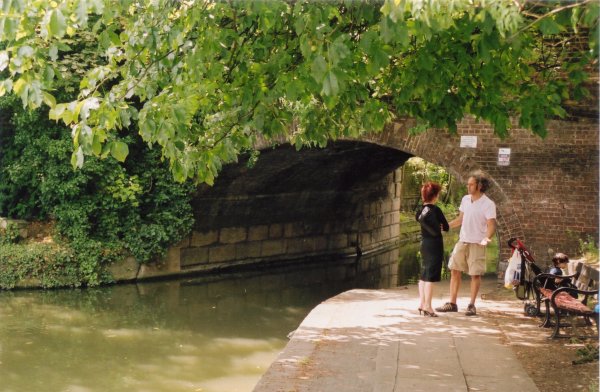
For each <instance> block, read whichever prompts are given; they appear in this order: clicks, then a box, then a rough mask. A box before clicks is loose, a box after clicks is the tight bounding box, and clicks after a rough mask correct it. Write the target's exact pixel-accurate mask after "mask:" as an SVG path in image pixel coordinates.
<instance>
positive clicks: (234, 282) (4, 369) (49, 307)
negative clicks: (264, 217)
mask: <svg viewBox="0 0 600 392" xmlns="http://www.w3.org/2000/svg"><path fill="white" fill-rule="evenodd" d="M398 257H399V252H398V250H397V249H396V250H392V251H390V252H387V253H383V254H379V255H375V256H370V257H362V258H361V259H360V260H359V261H355V260H345V261H338V262H333V261H330V262H326V263H323V262H322V263H318V264H310V265H307V266H305V267H302V268H298V267H293V268H292V267H288V268H277V269H276V268H274V267H272V266H271V267H268V268H263V269H262V270H249V271H245V272H244V273H236V274H227V275H221V276H211V277H198V278H194V279H186V280H179V281H164V282H155V283H145V284H136V285H133V284H132V285H120V286H111V287H103V288H95V289H85V290H54V291H14V292H2V293H0V390H2V391H19V392H21V391H38V390H43V391H123V390H131V391H204V392H210V391H219V392H222V391H227V392H233V391H250V390H252V388H253V386H254V385H255V384H256V382H257V381H258V379H259V378H260V376H261V375H262V373H264V371H265V370H266V369H267V367H268V366H269V365H270V363H271V362H272V361H273V360H274V359H275V357H276V356H277V354H278V353H279V352H280V351H281V350H282V349H283V347H284V346H285V344H286V343H287V339H286V335H287V334H288V333H289V332H290V331H292V330H294V329H295V328H296V327H297V326H298V325H299V323H300V322H301V321H302V319H303V318H304V317H305V316H306V314H307V313H308V312H309V311H310V309H312V308H313V307H314V306H316V305H317V304H318V303H319V302H321V301H323V300H325V299H327V298H329V297H331V296H334V295H336V294H338V293H340V292H342V291H345V290H348V289H351V288H355V287H361V288H384V287H391V286H395V285H396V284H397V282H398V279H399V275H398V263H397V261H398Z"/></svg>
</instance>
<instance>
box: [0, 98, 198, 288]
mask: <svg viewBox="0 0 600 392" xmlns="http://www.w3.org/2000/svg"><path fill="white" fill-rule="evenodd" d="M6 117H8V118H10V125H11V126H9V127H6V126H3V127H0V177H1V178H2V181H0V216H7V217H9V218H16V219H27V220H52V221H54V222H55V229H56V233H55V235H54V237H56V238H57V239H58V241H59V243H60V244H61V246H62V247H63V248H64V249H65V250H64V252H58V251H53V252H51V253H50V255H51V256H49V257H44V258H43V259H41V260H38V261H36V262H34V261H33V260H34V259H33V258H32V259H27V258H21V257H16V256H17V255H11V256H10V258H9V260H8V261H6V263H8V264H6V263H5V262H4V260H2V259H0V263H3V264H4V267H3V268H2V269H1V270H0V274H3V273H6V274H7V276H6V280H7V281H13V280H14V279H16V278H17V277H18V278H20V279H22V278H23V271H25V270H27V269H25V270H23V269H21V268H17V266H16V265H15V263H16V262H17V261H19V262H24V263H26V264H27V265H33V264H36V265H37V267H36V268H38V269H37V270H36V271H52V273H50V272H48V273H50V275H49V276H53V278H52V279H46V278H44V279H45V280H44V282H46V283H47V284H48V285H49V286H54V285H56V286H60V285H67V286H76V285H78V284H85V285H97V284H101V283H104V282H107V281H109V280H110V278H109V277H108V276H107V275H106V274H104V273H103V272H102V270H103V268H104V266H105V265H107V264H108V263H110V262H112V261H114V260H116V259H117V258H118V257H124V255H125V254H127V253H129V254H132V255H133V256H134V257H135V258H136V259H137V260H138V261H139V262H142V263H144V262H148V261H150V260H153V259H155V258H157V257H160V256H161V255H163V254H164V252H165V251H166V249H167V248H168V247H169V245H171V244H173V243H176V242H178V241H179V240H181V238H183V237H184V236H185V235H187V234H188V233H189V231H190V230H191V227H192V224H193V221H194V220H193V213H192V208H191V206H190V198H191V192H192V191H193V186H192V185H191V184H189V183H185V184H181V183H176V182H175V181H174V180H173V179H172V176H171V173H170V171H169V168H168V166H167V165H166V163H165V162H162V161H161V156H160V153H159V152H158V151H153V150H151V149H149V148H148V147H147V146H146V144H144V143H143V142H142V141H141V139H140V138H139V137H133V136H129V137H126V138H123V141H125V142H126V143H127V144H128V145H129V149H130V155H129V157H128V159H127V162H126V163H125V164H123V165H122V164H119V163H118V162H117V161H115V160H114V159H112V158H107V159H98V158H94V157H88V158H87V159H86V163H85V164H84V166H83V168H81V169H80V170H76V171H74V170H73V169H72V167H71V164H70V156H71V152H72V145H73V144H72V143H73V142H72V140H71V136H70V130H69V129H68V128H66V127H64V126H61V125H60V124H57V123H53V122H50V121H48V120H47V118H48V116H47V113H44V111H42V110H38V111H35V112H29V111H24V110H23V109H22V107H21V104H20V102H18V101H17V100H16V99H15V98H14V97H12V96H11V97H3V98H0V118H6ZM0 239H1V240H2V242H4V243H11V242H14V239H11V238H10V236H9V235H8V234H5V235H4V236H2V238H0ZM11 249H12V250H6V249H5V251H6V252H8V254H10V253H11V252H12V251H14V249H13V248H11ZM32 249H33V248H32ZM67 249H68V251H67ZM8 254H7V255H8ZM66 254H69V257H67V256H65V255H66ZM34 255H37V253H35V252H34ZM6 257H8V256H6ZM31 257H34V256H33V255H32V256H31ZM53 257H55V258H56V259H53ZM42 260H43V261H42ZM43 262H46V263H48V267H47V268H43V267H41V266H40V265H41V264H42V263H43ZM7 265H9V266H12V267H7ZM9 270H10V271H13V272H9ZM3 271H4V272H3ZM27 271H30V272H31V273H32V274H33V275H32V276H34V275H35V273H34V272H35V271H33V270H27ZM61 271H62V273H64V274H65V278H64V280H61V279H59V278H57V276H58V275H59V274H60V272H61ZM35 276H37V275H35ZM44 276H45V275H44ZM0 280H5V279H4V278H2V277H0ZM76 281H77V282H79V283H78V284H77V283H76ZM46 283H45V284H46Z"/></svg>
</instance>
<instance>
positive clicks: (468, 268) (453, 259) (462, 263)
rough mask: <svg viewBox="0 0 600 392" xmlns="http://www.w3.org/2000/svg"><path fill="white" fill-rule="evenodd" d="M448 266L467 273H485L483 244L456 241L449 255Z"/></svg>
mask: <svg viewBox="0 0 600 392" xmlns="http://www.w3.org/2000/svg"><path fill="white" fill-rule="evenodd" d="M448 268H449V269H451V270H458V271H462V272H467V273H468V274H469V275H483V274H484V273H485V246H483V245H479V244H470V243H467V242H457V243H456V245H455V246H454V250H453V251H452V255H451V256H450V261H449V262H448Z"/></svg>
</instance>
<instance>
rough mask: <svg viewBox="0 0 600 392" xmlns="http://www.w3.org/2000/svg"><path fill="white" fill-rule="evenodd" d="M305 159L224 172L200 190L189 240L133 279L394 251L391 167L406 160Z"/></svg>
mask: <svg viewBox="0 0 600 392" xmlns="http://www.w3.org/2000/svg"><path fill="white" fill-rule="evenodd" d="M308 154H312V155H313V156H312V157H306V156H303V153H302V151H300V152H296V151H295V150H293V149H290V148H288V147H282V148H280V149H278V150H276V151H273V152H271V153H270V154H266V155H267V157H261V159H260V160H259V164H258V165H260V166H259V167H255V168H253V169H251V170H247V168H246V167H245V165H244V164H243V163H242V164H239V165H232V166H230V167H226V168H225V170H224V173H223V178H222V179H220V180H219V181H220V182H219V181H217V184H216V185H215V187H214V188H208V187H206V188H200V189H199V191H198V194H197V195H196V197H195V200H194V210H195V212H196V225H195V227H194V229H193V232H192V233H191V235H190V236H189V237H187V238H185V239H184V240H182V241H181V242H180V243H179V244H176V245H175V246H172V247H171V248H170V249H169V252H168V254H167V256H166V257H165V258H164V259H163V260H161V261H159V262H157V263H152V264H149V265H143V266H141V268H140V271H139V273H138V276H137V278H152V277H157V276H164V275H169V274H189V273H195V272H201V271H212V270H218V269H222V268H229V267H234V266H242V265H253V264H259V263H277V264H285V263H288V262H291V261H298V260H308V259H315V258H321V259H323V260H324V261H327V260H332V259H339V258H344V257H356V256H357V255H360V254H363V255H367V254H370V253H377V252H380V251H382V250H384V249H390V248H393V247H397V245H398V238H399V233H400V225H399V222H400V220H399V214H398V211H399V209H400V195H401V184H400V181H401V172H400V170H398V167H399V166H400V165H401V164H403V163H404V161H405V160H406V159H407V158H408V155H407V154H403V153H401V152H398V151H395V150H391V149H381V148H380V147H377V146H375V147H374V148H373V147H368V146H367V145H363V146H359V145H357V144H356V143H349V144H343V145H342V146H338V147H337V148H336V147H334V148H332V149H330V150H318V151H313V150H309V152H308ZM340 155H349V156H351V157H352V158H353V159H348V158H347V159H340ZM367 157H368V162H364V161H363V158H367ZM316 172H318V173H320V176H316V175H315V173H316Z"/></svg>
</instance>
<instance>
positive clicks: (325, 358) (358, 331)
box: [254, 277, 538, 392]
mask: <svg viewBox="0 0 600 392" xmlns="http://www.w3.org/2000/svg"><path fill="white" fill-rule="evenodd" d="M497 284H498V283H497V279H496V278H495V277H491V278H486V279H484V281H483V283H482V287H481V291H480V292H481V293H482V297H483V298H482V299H481V300H479V301H478V303H477V308H478V315H477V316H476V317H467V316H465V315H464V313H463V312H464V310H465V308H466V305H467V303H468V286H469V285H468V281H466V280H465V281H463V284H462V287H461V292H460V293H459V300H458V305H459V312H458V313H447V314H440V315H439V316H440V317H437V318H430V317H423V316H419V313H418V311H417V307H418V305H419V303H418V294H417V288H416V286H415V285H410V286H407V287H399V288H395V289H386V290H350V291H346V292H344V293H342V294H340V295H338V296H336V297H333V298H331V299H329V300H327V301H325V302H323V303H321V304H320V305H319V306H317V307H316V308H315V309H313V311H312V312H311V313H310V314H309V315H308V316H307V317H306V318H305V319H304V321H303V322H302V324H301V325H300V327H299V328H298V329H297V330H296V331H295V332H294V334H293V336H292V338H291V340H290V341H289V343H288V344H287V345H286V347H285V349H284V350H283V352H282V353H281V354H280V355H279V357H278V358H277V360H276V361H275V362H274V363H273V364H272V365H271V366H270V367H269V369H268V370H267V372H266V373H265V374H264V375H263V377H262V378H261V380H260V381H259V382H258V384H257V385H256V387H255V389H254V392H267V391H268V392H276V391H344V392H352V391H356V392H359V391H360V392H364V391H406V390H410V391H412V392H416V391H438V390H445V391H476V390H477V391H517V390H518V391H538V388H537V387H536V385H535V384H534V382H533V381H532V380H531V378H530V377H529V376H528V374H527V373H526V372H525V370H524V369H523V367H522V366H521V364H520V362H519V361H518V359H517V357H516V356H515V353H514V352H513V351H512V350H511V348H510V347H508V346H507V345H506V344H505V339H506V337H505V336H504V335H503V333H502V331H501V330H500V328H499V327H498V326H497V325H496V324H495V323H494V322H493V320H491V318H490V317H487V316H488V315H489V313H490V312H495V311H502V309H503V307H506V306H507V303H506V302H503V301H493V300H486V299H485V298H486V295H485V294H486V293H491V292H493V291H495V290H497ZM436 289H437V291H436V297H435V299H434V304H441V303H443V302H444V301H445V300H446V299H447V298H448V292H449V290H448V282H442V283H440V284H439V285H438V287H437V288H436ZM518 303H519V301H518V300H517V299H516V298H515V300H514V303H512V304H510V305H512V306H514V305H515V304H518Z"/></svg>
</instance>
